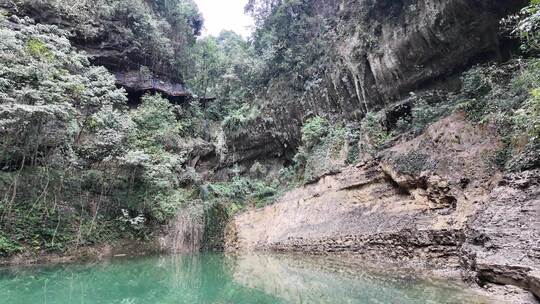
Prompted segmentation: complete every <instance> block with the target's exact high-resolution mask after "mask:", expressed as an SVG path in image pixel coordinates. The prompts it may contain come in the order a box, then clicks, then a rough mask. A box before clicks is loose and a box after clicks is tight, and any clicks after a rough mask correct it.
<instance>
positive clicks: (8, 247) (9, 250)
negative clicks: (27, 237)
mask: <svg viewBox="0 0 540 304" xmlns="http://www.w3.org/2000/svg"><path fill="white" fill-rule="evenodd" d="M22 250H23V247H22V246H20V245H19V244H18V243H16V242H13V241H12V240H10V239H9V238H7V237H6V236H4V235H2V234H0V257H1V256H10V255H13V254H15V253H19V252H21V251H22Z"/></svg>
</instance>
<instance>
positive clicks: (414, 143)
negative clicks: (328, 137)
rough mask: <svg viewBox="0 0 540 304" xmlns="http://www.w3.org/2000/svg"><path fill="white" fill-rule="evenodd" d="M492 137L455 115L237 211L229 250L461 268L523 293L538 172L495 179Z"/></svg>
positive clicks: (534, 265)
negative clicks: (376, 154) (272, 200)
mask: <svg viewBox="0 0 540 304" xmlns="http://www.w3.org/2000/svg"><path fill="white" fill-rule="evenodd" d="M500 145H501V143H500V139H499V137H498V135H497V134H496V133H495V132H493V131H491V130H490V129H489V128H478V127H475V126H472V125H470V124H469V123H468V122H466V121H465V119H464V117H463V116H462V115H461V114H454V115H452V116H450V117H448V118H445V119H443V120H441V121H439V122H437V123H435V124H433V125H432V126H430V127H429V128H428V129H427V130H426V132H425V133H424V134H423V135H421V136H419V137H417V138H415V139H413V140H402V142H401V143H398V144H397V145H395V146H394V147H393V148H391V149H390V150H386V151H384V152H383V153H382V156H381V157H380V159H378V160H374V161H372V162H369V163H366V164H364V165H361V166H358V167H349V168H347V169H345V170H343V171H342V172H341V173H339V174H336V175H331V176H326V177H323V178H322V179H321V180H320V181H319V182H317V183H315V184H312V185H307V186H305V187H302V188H298V189H295V190H292V191H290V192H288V193H286V194H285V195H284V196H283V197H282V198H281V199H280V200H279V202H278V203H277V204H275V205H272V206H269V207H266V208H263V209H258V210H253V211H249V212H246V213H244V214H240V215H238V216H237V217H236V218H235V219H234V220H233V221H232V222H231V223H230V224H229V226H228V228H227V242H226V248H227V249H228V250H233V251H234V250H240V251H254V250H273V251H299V252H309V253H317V254H325V253H343V254H351V255H355V256H360V257H362V258H364V259H366V260H368V261H376V262H378V263H380V262H381V261H386V262H388V263H396V264H397V263H399V264H408V265H414V266H415V267H416V266H419V267H424V268H437V269H441V268H444V269H468V270H473V271H476V273H477V274H478V278H479V279H480V280H483V281H488V282H494V283H504V284H515V285H518V286H521V287H525V288H528V289H530V290H532V291H534V290H535V288H536V289H537V286H538V281H537V276H536V275H535V274H534V271H536V270H537V269H538V266H539V261H538V244H537V242H538V239H539V238H538V227H539V225H538V219H539V217H538V215H539V214H538V206H539V202H538V197H539V196H538V187H537V186H536V185H537V183H538V172H529V173H524V174H522V175H519V176H507V177H501V174H500V173H497V170H496V169H495V167H494V165H493V164H491V163H489V162H488V161H486V159H489V158H490V157H491V156H493V155H494V153H495V152H496V151H497V150H498V149H499V147H500Z"/></svg>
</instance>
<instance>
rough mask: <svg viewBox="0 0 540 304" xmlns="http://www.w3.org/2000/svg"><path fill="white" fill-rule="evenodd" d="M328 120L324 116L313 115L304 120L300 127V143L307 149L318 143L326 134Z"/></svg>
mask: <svg viewBox="0 0 540 304" xmlns="http://www.w3.org/2000/svg"><path fill="white" fill-rule="evenodd" d="M328 128H329V122H328V120H326V119H325V118H322V117H320V116H315V117H313V118H310V119H308V120H307V121H306V123H305V124H304V126H303V127H302V144H303V145H304V147H305V148H306V149H307V150H310V149H311V148H313V147H314V146H315V145H317V144H318V143H320V142H321V141H322V139H323V138H324V137H325V136H326V135H327V134H328Z"/></svg>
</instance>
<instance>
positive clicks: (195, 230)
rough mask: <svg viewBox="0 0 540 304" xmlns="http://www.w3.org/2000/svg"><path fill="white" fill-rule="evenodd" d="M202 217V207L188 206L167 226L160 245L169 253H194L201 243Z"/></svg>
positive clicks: (202, 231)
mask: <svg viewBox="0 0 540 304" xmlns="http://www.w3.org/2000/svg"><path fill="white" fill-rule="evenodd" d="M203 233H204V219H203V211H202V208H201V207H199V208H197V207H195V206H193V207H188V208H186V209H184V210H182V211H181V212H180V214H178V216H177V217H176V218H175V219H174V220H172V221H171V222H170V224H169V226H168V233H167V235H166V236H165V237H164V239H163V242H162V247H163V248H164V249H166V250H167V251H168V252H170V253H196V252H199V250H200V249H201V245H202V238H203Z"/></svg>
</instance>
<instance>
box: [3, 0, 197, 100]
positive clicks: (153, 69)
mask: <svg viewBox="0 0 540 304" xmlns="http://www.w3.org/2000/svg"><path fill="white" fill-rule="evenodd" d="M89 2H90V1H89ZM52 3H53V2H48V1H26V0H24V1H18V0H15V1H10V0H0V7H2V8H4V9H6V10H7V11H9V12H11V13H14V14H18V15H21V16H30V17H31V18H32V19H33V20H35V21H36V22H37V23H43V24H53V25H57V26H58V27H59V28H61V29H64V30H67V31H69V32H70V33H71V38H70V40H71V43H72V45H73V46H75V47H76V48H77V49H79V50H83V51H85V52H86V54H87V56H88V58H89V59H90V61H91V63H92V64H93V65H98V66H104V67H106V68H107V69H108V70H109V71H110V72H111V73H113V74H115V76H116V78H117V84H118V85H119V86H122V87H125V88H126V90H127V91H128V93H130V94H134V96H133V97H134V99H135V97H140V96H138V95H143V94H144V93H145V92H148V91H152V92H160V93H162V94H163V95H164V96H166V97H171V98H172V99H175V98H176V99H177V100H178V101H183V100H184V99H187V98H189V97H191V93H190V92H189V90H188V89H187V88H186V87H185V85H184V83H183V78H182V75H181V72H180V71H179V70H178V68H177V67H176V66H175V65H174V64H173V63H170V62H167V58H160V57H162V56H161V54H158V53H157V51H155V50H148V49H147V48H145V46H143V45H141V44H142V43H141V41H131V40H130V39H129V37H130V36H129V35H133V33H132V32H133V30H132V29H130V28H129V27H130V26H131V24H130V22H132V21H126V20H117V19H114V18H113V17H111V18H104V17H102V16H100V17H98V16H97V15H98V14H97V13H96V16H94V18H93V19H92V18H90V19H82V17H81V16H78V15H72V14H68V13H66V12H63V11H59V10H58V8H57V7H55V6H54V4H52ZM149 3H151V2H149ZM79 5H83V4H82V3H79ZM95 5H96V6H98V7H94V6H92V5H89V6H87V7H84V8H79V9H82V10H88V12H93V10H95V9H98V10H99V9H103V8H102V7H99V5H100V4H95ZM146 9H147V10H148V13H149V14H156V15H159V12H156V11H155V8H153V6H152V5H147V7H146ZM100 13H101V12H100ZM89 14H91V13H89ZM126 22H127V25H126ZM167 38H168V37H167ZM158 47H159V46H158ZM171 48H172V47H171ZM143 67H144V69H147V71H142V70H141V68H143Z"/></svg>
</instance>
